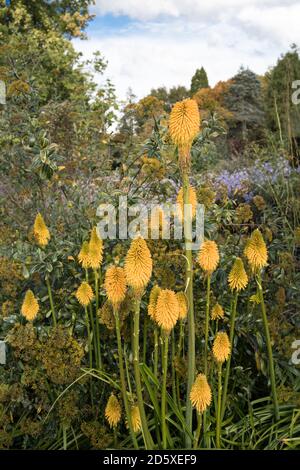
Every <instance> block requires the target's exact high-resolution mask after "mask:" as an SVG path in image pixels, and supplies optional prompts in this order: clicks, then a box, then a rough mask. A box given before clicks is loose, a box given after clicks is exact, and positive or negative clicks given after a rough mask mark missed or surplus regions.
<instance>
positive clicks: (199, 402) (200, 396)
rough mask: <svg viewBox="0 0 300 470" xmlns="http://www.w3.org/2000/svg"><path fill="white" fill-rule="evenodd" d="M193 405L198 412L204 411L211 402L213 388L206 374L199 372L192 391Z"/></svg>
mask: <svg viewBox="0 0 300 470" xmlns="http://www.w3.org/2000/svg"><path fill="white" fill-rule="evenodd" d="M190 400H191V402H192V405H193V407H194V408H196V410H197V411H198V413H203V412H204V411H206V410H207V408H208V407H209V406H210V404H211V400H212V394H211V388H210V386H209V384H208V382H207V379H206V376H205V375H204V374H198V376H197V378H196V380H195V382H194V384H193V386H192V389H191V393H190Z"/></svg>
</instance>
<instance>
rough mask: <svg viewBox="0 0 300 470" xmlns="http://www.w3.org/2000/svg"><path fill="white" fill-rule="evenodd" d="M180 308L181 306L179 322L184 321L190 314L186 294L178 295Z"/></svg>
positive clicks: (178, 293)
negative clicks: (188, 313)
mask: <svg viewBox="0 0 300 470" xmlns="http://www.w3.org/2000/svg"><path fill="white" fill-rule="evenodd" d="M176 297H177V301H178V306H179V315H178V318H179V320H184V319H185V318H186V317H187V312H188V305H187V300H186V295H185V293H184V292H177V293H176Z"/></svg>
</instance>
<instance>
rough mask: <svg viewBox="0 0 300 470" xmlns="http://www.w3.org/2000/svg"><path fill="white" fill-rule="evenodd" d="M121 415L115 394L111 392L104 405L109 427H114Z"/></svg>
mask: <svg viewBox="0 0 300 470" xmlns="http://www.w3.org/2000/svg"><path fill="white" fill-rule="evenodd" d="M121 416H122V410H121V405H120V403H119V401H118V399H117V398H116V397H115V395H114V394H113V393H112V394H111V395H110V397H109V399H108V402H107V405H106V407H105V418H106V419H107V421H108V424H109V425H110V427H111V428H115V427H116V426H117V425H118V424H119V422H120V420H121Z"/></svg>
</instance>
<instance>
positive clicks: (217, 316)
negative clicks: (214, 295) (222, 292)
mask: <svg viewBox="0 0 300 470" xmlns="http://www.w3.org/2000/svg"><path fill="white" fill-rule="evenodd" d="M223 318H224V310H223V307H222V305H220V304H219V303H216V304H215V305H214V306H213V308H212V310H211V319H212V320H222V319H223Z"/></svg>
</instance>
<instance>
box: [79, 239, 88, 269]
mask: <svg viewBox="0 0 300 470" xmlns="http://www.w3.org/2000/svg"><path fill="white" fill-rule="evenodd" d="M78 261H79V263H80V264H81V266H82V267H83V269H88V268H89V267H90V250H89V242H83V244H82V247H81V250H80V252H79V254H78Z"/></svg>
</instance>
